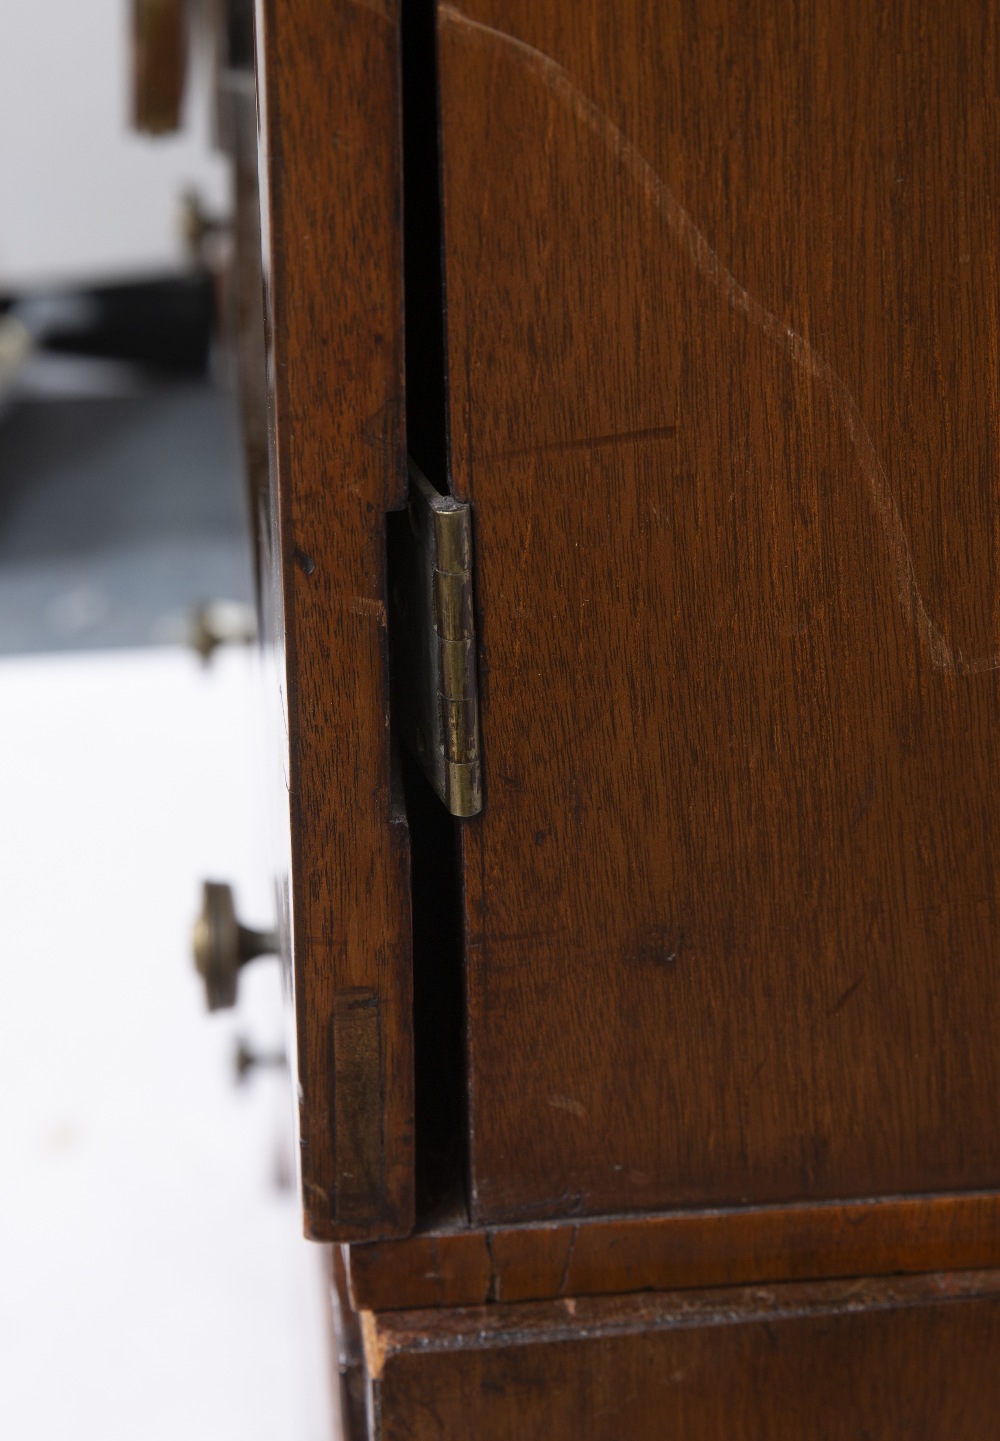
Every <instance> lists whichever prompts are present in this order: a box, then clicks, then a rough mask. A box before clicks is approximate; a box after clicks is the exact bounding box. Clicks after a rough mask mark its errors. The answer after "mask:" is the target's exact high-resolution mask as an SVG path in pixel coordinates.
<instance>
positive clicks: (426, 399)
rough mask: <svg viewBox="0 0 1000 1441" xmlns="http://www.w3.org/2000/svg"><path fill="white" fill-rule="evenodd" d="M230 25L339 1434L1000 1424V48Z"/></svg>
mask: <svg viewBox="0 0 1000 1441" xmlns="http://www.w3.org/2000/svg"><path fill="white" fill-rule="evenodd" d="M256 43H257V65H258V77H257V78H258V114H259V122H260V176H261V194H262V217H263V220H262V226H261V234H262V251H263V258H264V265H263V280H264V289H265V309H266V332H267V337H268V341H267V356H266V364H267V374H268V377H269V386H270V414H271V431H270V434H271V465H270V480H269V487H268V496H269V500H268V517H269V524H268V525H267V526H266V527H265V533H264V535H263V545H264V556H265V562H264V566H263V572H264V576H265V586H264V594H265V596H268V595H269V596H270V597H271V601H270V603H268V602H265V611H266V614H267V615H268V616H269V617H270V622H269V634H270V639H271V643H272V645H273V647H274V648H275V653H276V654H277V656H278V659H279V662H280V665H279V671H280V674H281V676H282V677H283V679H282V687H283V690H282V714H283V716H284V718H285V722H286V725H287V731H286V740H287V746H286V748H285V750H284V763H285V764H286V765H287V793H288V800H289V810H290V834H291V862H290V879H289V889H288V894H289V897H290V902H289V910H288V918H287V933H288V942H289V945H288V958H289V964H290V977H291V981H292V994H293V997H294V1005H295V1017H296V1029H297V1041H298V1055H297V1061H296V1065H297V1078H298V1083H299V1096H300V1128H301V1145H302V1151H301V1154H302V1181H303V1196H304V1205H305V1214H306V1226H307V1230H308V1231H309V1233H310V1234H312V1235H314V1236H316V1237H318V1238H321V1239H328V1240H334V1241H337V1242H341V1243H344V1244H345V1251H344V1255H343V1257H342V1258H341V1261H340V1264H341V1265H342V1269H343V1296H342V1305H341V1314H342V1329H343V1330H344V1332H345V1334H346V1333H347V1332H349V1331H351V1329H352V1326H356V1329H357V1337H358V1339H357V1347H356V1350H355V1353H354V1354H355V1356H356V1358H358V1359H357V1368H360V1369H357V1368H356V1373H355V1374H356V1376H357V1375H360V1376H362V1377H363V1385H362V1386H361V1390H362V1391H363V1392H366V1394H367V1396H368V1402H367V1410H366V1409H365V1407H361V1411H363V1412H364V1415H363V1417H362V1419H361V1420H360V1421H359V1422H358V1425H360V1426H361V1427H363V1428H369V1429H370V1434H371V1435H373V1436H382V1437H384V1438H387V1441H388V1438H390V1437H397V1436H400V1437H401V1436H403V1435H406V1436H419V1437H424V1436H426V1437H431V1436H434V1437H441V1438H451V1437H456V1438H458V1437H460V1436H465V1435H467V1434H471V1428H472V1427H473V1426H476V1427H478V1428H479V1429H478V1432H477V1434H481V1435H483V1436H484V1437H489V1436H493V1435H496V1436H501V1435H503V1436H507V1435H513V1434H518V1435H526V1436H530V1435H539V1436H542V1435H545V1436H553V1437H554V1436H559V1437H561V1436H564V1435H565V1436H567V1437H569V1436H571V1435H572V1436H581V1437H595V1438H596V1437H608V1438H611V1437H620V1436H636V1437H640V1436H641V1437H645V1436H659V1435H662V1436H664V1437H666V1436H670V1437H677V1438H684V1441H701V1438H703V1437H704V1438H709V1437H715V1436H720V1437H721V1436H723V1435H735V1434H739V1435H741V1436H747V1437H753V1438H757V1437H760V1438H764V1437H767V1438H771V1437H774V1438H777V1437H785V1436H788V1437H789V1438H791V1437H793V1436H796V1437H798V1436H802V1435H815V1436H830V1437H833V1436H837V1437H839V1436H844V1437H847V1436H856V1435H860V1434H869V1435H871V1436H873V1437H875V1436H878V1437H883V1436H884V1437H886V1438H888V1437H897V1436H898V1437H903V1436H906V1437H910V1436H918V1435H919V1436H927V1437H935V1438H937V1437H940V1438H945V1437H948V1438H949V1441H950V1438H953V1437H956V1436H962V1437H966V1436H968V1437H970V1438H972V1437H983V1438H986V1437H988V1436H990V1435H991V1434H992V1431H991V1429H990V1428H991V1424H992V1413H993V1410H995V1404H994V1401H995V1398H994V1401H988V1400H987V1399H986V1398H989V1397H992V1391H991V1390H990V1388H991V1387H993V1385H994V1372H995V1370H996V1367H995V1365H994V1364H991V1363H992V1362H993V1360H994V1358H995V1356H996V1354H997V1352H996V1341H995V1338H994V1336H993V1329H994V1328H995V1326H996V1319H995V1306H996V1301H995V1289H996V1285H997V1279H996V1273H994V1272H992V1271H987V1270H982V1269H977V1268H989V1267H997V1266H1000V1190H998V1186H1000V1121H998V1111H997V1107H996V1104H995V1094H996V1090H997V1084H998V1080H1000V1077H998V1060H997V1054H998V1053H997V1047H996V1043H995V1038H996V1037H997V1035H998V1034H1000V1030H998V1027H1000V981H998V972H997V967H996V953H997V927H998V914H1000V912H998V899H1000V897H998V880H997V869H996V866H995V863H994V851H993V844H994V832H995V829H996V816H997V801H996V793H997V787H996V781H997V774H996V772H997V765H998V761H997V754H996V750H997V748H996V745H995V741H996V738H997V736H998V734H1000V731H998V720H1000V711H998V702H1000V608H998V596H1000V591H998V580H997V576H998V562H1000V549H998V547H1000V527H998V523H997V520H998V514H1000V510H998V499H997V488H998V446H997V437H998V412H997V347H998V320H997V258H998V257H997V235H998V233H1000V232H998V224H997V222H998V219H1000V216H998V215H997V209H998V199H1000V184H998V171H997V162H998V158H1000V128H998V127H1000V84H998V82H1000V31H998V28H997V26H996V23H995V16H994V15H993V14H992V12H991V10H990V8H989V7H988V6H982V5H979V4H975V3H971V0H969V3H966V0H962V3H949V4H944V3H937V0H935V3H933V4H927V5H921V6H916V5H904V4H891V5H888V6H887V5H875V4H874V3H868V0H866V3H864V4H861V5H854V6H850V7H848V6H837V5H833V4H829V3H826V0H781V3H778V4H773V3H769V4H766V5H763V4H761V5H757V4H750V5H748V4H746V3H740V4H737V3H735V0H713V3H709V4H704V5H697V6H695V5H691V4H687V3H681V0H678V3H674V0H667V3H661V4H659V5H655V6H653V5H647V4H644V3H639V0H629V3H627V4H624V5H618V6H613V7H612V6H607V5H601V4H598V3H596V0H575V3H573V4H572V5H566V4H556V3H554V0H544V3H542V0H532V3H531V4H528V3H525V0H504V3H503V4H500V3H498V0H466V3H464V4H463V5H462V6H461V7H456V6H454V5H451V4H438V5H434V4H433V3H431V0H412V3H411V0H403V4H402V9H401V10H400V8H399V7H398V6H397V5H396V4H393V3H391V0H390V3H384V4H383V3H375V4H370V5H348V4H342V3H340V0H336V3H330V0H258V6H257V42H256ZM248 364H249V362H248ZM250 368H251V369H252V365H251V367H250ZM408 456H409V458H410V460H411V461H413V462H415V463H416V464H417V465H418V466H419V467H420V469H421V470H422V471H423V472H424V474H425V475H426V476H427V477H428V479H429V481H430V482H431V485H432V486H433V487H436V489H437V491H439V492H440V493H441V494H442V495H444V496H449V497H452V498H453V499H454V500H455V501H457V502H462V503H467V505H468V506H469V508H470V510H469V514H470V515H471V522H472V534H473V595H474V607H473V616H472V619H473V621H474V628H475V634H476V637H477V644H476V651H475V662H476V664H475V669H476V674H477V680H478V714H477V715H476V717H475V724H476V725H477V727H478V736H479V743H480V747H481V751H480V759H481V768H482V782H483V796H484V803H483V806H482V810H481V812H480V813H479V814H477V815H474V816H472V817H469V818H465V819H461V820H457V819H453V818H451V817H450V816H448V814H447V813H446V811H445V809H444V807H443V806H442V805H441V803H440V802H439V801H438V799H437V797H436V796H435V795H434V794H433V793H432V791H431V789H430V787H429V786H428V784H427V782H426V781H425V780H424V778H423V776H422V774H421V772H420V768H419V766H418V764H417V762H416V761H415V760H414V759H413V758H412V757H410V756H409V755H408V754H407V753H406V752H405V748H404V747H403V746H402V745H401V744H400V741H399V737H400V734H401V733H402V731H403V730H404V729H405V727H401V725H400V722H399V718H400V715H401V714H402V711H403V709H404V708H405V707H406V706H407V704H408V703H409V699H410V698H409V697H408V695H407V694H406V693H405V691H406V683H405V680H404V679H403V677H404V676H405V670H404V671H401V670H400V669H398V668H397V669H396V671H395V672H393V670H392V666H391V653H392V646H391V644H390V641H391V637H392V634H393V633H394V628H395V627H397V626H398V624H399V620H398V615H399V613H400V607H401V606H402V607H403V608H404V609H405V597H403V599H401V598H400V587H401V586H402V584H403V577H402V571H401V569H400V565H399V561H398V559H397V555H398V547H399V545H405V544H408V543H409V541H408V540H407V535H408V531H409V530H410V529H412V527H411V526H410V525H409V522H408V517H407V511H406V507H407V503H408V499H409V498H410V496H411V491H410V489H409V485H410V482H409V481H408ZM442 634H443V632H442ZM397 640H398V637H397ZM397 653H398V644H397ZM900 1275H902V1276H903V1279H899V1277H900ZM859 1276H861V1277H867V1278H869V1279H867V1280H864V1281H850V1282H848V1281H846V1280H845V1278H850V1277H859ZM894 1277H895V1278H896V1279H890V1278H894ZM747 1286H752V1287H757V1288H760V1287H763V1289H749V1290H748V1289H742V1290H741V1289H739V1288H741V1287H743V1288H746V1287H747ZM709 1288H730V1289H728V1290H727V1289H723V1290H719V1291H715V1290H712V1289H709ZM732 1288H736V1289H732ZM632 1293H644V1294H643V1296H642V1298H641V1299H639V1298H637V1296H635V1295H633V1294H632ZM645 1293H649V1294H645ZM598 1298H603V1299H598ZM470 1308H472V1309H470ZM397 1312H398V1313H400V1314H399V1315H397V1314H396V1313H397ZM355 1313H360V1317H361V1319H360V1320H358V1316H357V1314H355ZM403 1313H405V1314H403ZM352 1315H353V1317H354V1319H353V1320H352ZM348 1349H349V1348H348ZM348 1370H350V1368H349V1367H348ZM429 1418H430V1419H429ZM435 1418H436V1419H435ZM817 1418H822V1419H817ZM359 1434H363V1431H362V1432H359Z"/></svg>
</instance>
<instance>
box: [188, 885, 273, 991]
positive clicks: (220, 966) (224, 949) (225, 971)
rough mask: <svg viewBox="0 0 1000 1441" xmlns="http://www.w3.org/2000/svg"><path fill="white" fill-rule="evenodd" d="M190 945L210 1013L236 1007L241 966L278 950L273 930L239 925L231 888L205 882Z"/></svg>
mask: <svg viewBox="0 0 1000 1441" xmlns="http://www.w3.org/2000/svg"><path fill="white" fill-rule="evenodd" d="M191 944H192V950H193V951H194V964H195V970H196V971H197V972H198V974H199V975H200V976H201V978H202V980H203V981H204V982H205V998H206V1000H207V1002H208V1009H209V1010H210V1011H221V1010H223V1009H224V1008H225V1007H227V1006H235V1004H236V980H237V977H238V975H239V971H240V967H241V966H245V965H246V963H247V961H252V960H253V959H254V957H255V956H272V955H275V954H276V953H277V950H278V938H277V936H276V935H275V934H274V932H273V931H252V930H250V929H249V928H248V927H247V926H241V925H240V923H239V921H238V920H237V919H236V907H235V905H234V904H233V890H232V887H231V886H227V885H225V884H223V883H222V882H220V881H205V882H204V884H203V886H202V899H201V913H200V914H199V916H198V919H197V920H196V921H195V923H194V933H193V935H192V937H191Z"/></svg>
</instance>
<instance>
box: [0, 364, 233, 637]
mask: <svg viewBox="0 0 1000 1441" xmlns="http://www.w3.org/2000/svg"><path fill="white" fill-rule="evenodd" d="M242 486H243V481H242V473H241V464H240V451H239V438H238V434H237V430H236V421H235V411H234V408H233V404H232V400H231V398H230V397H228V396H226V395H224V394H223V393H221V392H220V391H219V390H218V389H216V388H215V387H214V386H213V385H212V384H211V383H210V382H209V381H207V380H206V381H197V382H175V383H170V384H160V385H147V386H145V387H140V388H138V389H137V390H136V391H135V393H126V394H120V395H101V396H93V395H91V396H87V397H66V396H58V397H44V398H30V397H27V398H22V399H20V400H14V401H13V403H11V404H9V405H8V406H7V407H6V408H5V410H4V411H3V413H2V414H0V653H7V654H15V653H20V654H24V653H27V652H32V651H49V652H51V651H59V650H81V649H99V648H103V647H107V646H144V645H150V644H164V643H167V644H169V643H177V642H179V641H183V640H184V638H185V636H186V633H187V629H188V619H189V616H190V614H191V612H192V610H193V609H194V608H195V607H196V606H198V605H199V604H200V603H203V602H206V601H209V600H216V599H225V600H233V601H240V602H244V603H249V602H250V601H251V599H252V590H251V574H250V550H249V540H248V534H247V522H246V513H245V505H244V499H243V490H242Z"/></svg>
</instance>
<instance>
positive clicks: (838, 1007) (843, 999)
mask: <svg viewBox="0 0 1000 1441" xmlns="http://www.w3.org/2000/svg"><path fill="white" fill-rule="evenodd" d="M864 983H865V978H864V976H859V977H858V979H857V980H856V981H855V982H854V984H853V985H852V986H848V987H847V990H846V991H845V992H844V994H843V995H842V996H840V997H839V998H838V999H837V1000H836V1001H834V1003H833V1005H832V1006H831V1007H830V1009H829V1010H828V1011H827V1015H828V1016H835V1015H836V1014H837V1012H838V1011H842V1010H843V1009H844V1007H845V1006H846V1005H847V1003H848V1001H849V1000H850V999H851V997H852V996H853V995H854V993H855V992H856V991H859V990H860V989H861V987H862V986H863V985H864Z"/></svg>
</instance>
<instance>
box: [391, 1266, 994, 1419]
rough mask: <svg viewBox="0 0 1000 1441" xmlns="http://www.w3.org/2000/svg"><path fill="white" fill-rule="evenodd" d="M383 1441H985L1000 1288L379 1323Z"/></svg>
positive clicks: (640, 1303)
mask: <svg viewBox="0 0 1000 1441" xmlns="http://www.w3.org/2000/svg"><path fill="white" fill-rule="evenodd" d="M364 1319H365V1321H366V1328H365V1352H366V1358H367V1363H368V1367H369V1371H370V1373H372V1374H373V1376H374V1396H375V1402H376V1414H377V1416H378V1418H379V1420H378V1423H377V1425H376V1429H375V1435H376V1436H377V1437H378V1438H379V1441H403V1438H404V1437H405V1438H406V1441H425V1438H426V1441H431V1438H433V1441H466V1438H467V1437H470V1436H475V1437H476V1441H509V1438H510V1437H513V1436H516V1437H518V1438H519V1441H533V1438H538V1441H623V1438H629V1441H632V1438H635V1441H639V1438H642V1441H661V1438H662V1441H731V1438H733V1437H739V1438H740V1441H802V1438H804V1437H808V1438H810V1441H857V1438H859V1437H862V1436H863V1437H865V1438H867V1441H899V1438H901V1437H906V1438H907V1441H987V1438H988V1437H992V1436H993V1435H995V1432H996V1417H997V1414H998V1408H1000V1368H998V1367H997V1365H996V1357H997V1350H998V1346H1000V1276H998V1274H997V1273H996V1272H990V1273H985V1274H983V1273H974V1274H972V1275H967V1276H949V1275H938V1276H934V1277H920V1278H918V1279H909V1280H902V1281H893V1282H890V1281H881V1282H878V1281H864V1282H850V1283H847V1282H828V1283H826V1284H824V1285H818V1286H786V1287H780V1286H775V1287H767V1288H764V1287H755V1288H753V1289H750V1290H737V1291H711V1292H698V1293H693V1292H692V1293H687V1294H685V1295H680V1296H669V1295H662V1296H654V1295H649V1296H643V1297H626V1298H620V1297H616V1298H614V1299H612V1300H601V1301H586V1300H581V1301H566V1302H548V1303H543V1304H539V1305H527V1304H526V1305H521V1306H494V1307H485V1308H481V1309H471V1310H467V1311H446V1310H445V1311H423V1312H408V1313H407V1312H401V1313H397V1314H395V1315H392V1314H390V1315H386V1316H371V1315H367V1316H366V1317H365V1318H364Z"/></svg>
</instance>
